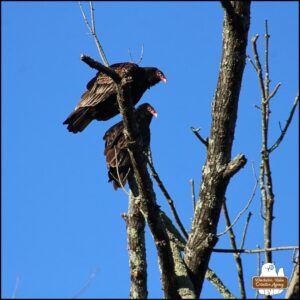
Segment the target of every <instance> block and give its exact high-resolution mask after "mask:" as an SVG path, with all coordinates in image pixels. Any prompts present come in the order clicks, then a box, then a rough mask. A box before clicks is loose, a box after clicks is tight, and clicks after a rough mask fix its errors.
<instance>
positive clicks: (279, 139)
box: [268, 94, 299, 153]
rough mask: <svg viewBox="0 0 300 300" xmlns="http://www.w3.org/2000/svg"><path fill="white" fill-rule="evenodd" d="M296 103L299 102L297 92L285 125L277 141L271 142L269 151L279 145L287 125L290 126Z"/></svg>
mask: <svg viewBox="0 0 300 300" xmlns="http://www.w3.org/2000/svg"><path fill="white" fill-rule="evenodd" d="M298 103H299V94H298V95H297V96H296V98H295V100H294V103H293V107H292V109H291V112H290V114H289V117H288V119H287V121H286V123H285V126H284V128H283V129H282V131H281V135H280V136H279V138H278V139H277V141H276V142H275V143H274V144H273V146H272V147H271V148H270V149H269V150H268V152H269V153H271V152H273V151H274V150H275V149H276V148H277V147H278V146H279V145H280V143H281V142H282V140H283V138H284V136H285V134H286V132H287V130H288V128H289V126H290V123H291V121H292V118H293V115H294V112H295V110H296V107H297V105H298Z"/></svg>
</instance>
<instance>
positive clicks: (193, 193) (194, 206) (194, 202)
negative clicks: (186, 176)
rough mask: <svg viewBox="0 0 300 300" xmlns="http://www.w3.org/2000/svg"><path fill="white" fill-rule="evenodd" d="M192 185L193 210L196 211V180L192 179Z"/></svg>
mask: <svg viewBox="0 0 300 300" xmlns="http://www.w3.org/2000/svg"><path fill="white" fill-rule="evenodd" d="M190 185H191V193H192V203H193V209H194V211H195V208H196V198H195V185H194V179H193V178H191V179H190Z"/></svg>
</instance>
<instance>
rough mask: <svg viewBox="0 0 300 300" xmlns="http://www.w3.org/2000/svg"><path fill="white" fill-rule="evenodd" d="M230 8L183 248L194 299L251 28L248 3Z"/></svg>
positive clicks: (221, 190) (222, 186)
mask: <svg viewBox="0 0 300 300" xmlns="http://www.w3.org/2000/svg"><path fill="white" fill-rule="evenodd" d="M224 2H225V1H223V2H222V3H223V5H224ZM226 2H227V1H226ZM230 5H231V7H232V10H233V13H232V12H231V11H230V10H231V7H230V8H226V11H227V12H226V13H225V15H224V24H223V50H222V62H221V67H220V72H219V79H218V83H217V88H216V92H215V96H214V100H213V108H212V110H213V111H212V126H211V133H210V137H209V143H208V147H207V157H206V162H205V166H204V168H203V171H202V184H201V188H200V195H199V199H198V203H197V206H196V210H195V215H194V219H193V223H192V231H191V234H190V236H189V239H188V242H187V245H186V248H185V262H186V265H187V266H188V268H189V270H190V274H191V277H192V280H193V283H194V286H195V289H196V295H197V297H198V296H199V295H200V293H201V289H202V285H203V280H204V277H205V273H206V270H207V267H208V263H209V259H210V256H211V253H212V249H213V248H214V246H215V244H216V242H217V237H216V228H217V224H218V221H219V216H220V211H221V206H222V201H223V199H224V196H225V193H226V188H227V185H228V183H229V180H230V178H227V177H225V178H224V172H225V170H226V169H227V167H228V164H230V161H231V149H232V143H233V138H234V129H235V124H236V119H237V110H238V99H239V94H240V88H241V82H242V77H243V72H244V67H245V59H246V47H247V39H248V30H249V25H250V2H248V1H245V2H244V1H243V2H241V1H237V2H236V1H230ZM228 9H229V10H228ZM228 12H229V13H228ZM232 175H233V174H232Z"/></svg>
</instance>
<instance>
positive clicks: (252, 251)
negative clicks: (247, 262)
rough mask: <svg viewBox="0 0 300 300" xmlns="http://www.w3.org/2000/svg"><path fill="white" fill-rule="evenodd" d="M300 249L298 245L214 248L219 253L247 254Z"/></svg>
mask: <svg viewBox="0 0 300 300" xmlns="http://www.w3.org/2000/svg"><path fill="white" fill-rule="evenodd" d="M295 249H299V247H298V246H283V247H272V248H267V249H236V250H233V249H219V248H214V249H213V250H212V251H213V252H219V253H247V254H253V253H259V252H273V251H284V250H295Z"/></svg>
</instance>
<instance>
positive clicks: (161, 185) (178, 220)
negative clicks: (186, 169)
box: [147, 150, 189, 239]
mask: <svg viewBox="0 0 300 300" xmlns="http://www.w3.org/2000/svg"><path fill="white" fill-rule="evenodd" d="M147 160H148V165H149V167H150V169H151V172H152V174H151V175H152V176H153V178H154V179H155V181H156V182H157V184H158V187H159V188H160V190H161V191H162V193H163V195H164V196H165V198H166V199H167V202H168V204H169V206H170V209H171V212H172V214H173V216H174V219H175V221H176V223H177V225H178V226H179V228H180V230H181V232H182V234H183V235H184V237H185V238H186V239H188V237H189V235H188V233H187V232H186V230H185V228H184V226H183V224H182V222H181V220H180V218H179V215H178V213H177V210H176V208H175V205H174V201H173V199H172V198H171V196H170V194H169V193H168V191H167V189H166V188H165V186H164V184H163V182H162V181H161V179H160V177H159V175H158V173H157V172H156V170H155V167H154V164H153V159H152V154H151V150H150V151H149V155H148V157H147Z"/></svg>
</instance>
